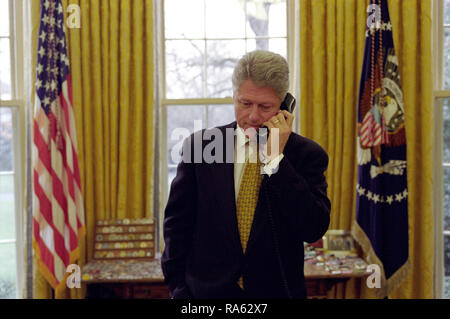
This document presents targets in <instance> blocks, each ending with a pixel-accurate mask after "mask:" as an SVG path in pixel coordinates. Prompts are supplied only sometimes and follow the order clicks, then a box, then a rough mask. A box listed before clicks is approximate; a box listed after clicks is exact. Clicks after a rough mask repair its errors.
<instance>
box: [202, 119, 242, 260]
mask: <svg viewBox="0 0 450 319" xmlns="http://www.w3.org/2000/svg"><path fill="white" fill-rule="evenodd" d="M227 128H232V129H233V132H234V130H235V129H236V122H233V123H231V124H230V125H227V126H224V127H221V128H220V130H221V131H222V135H223V140H224V143H223V147H224V159H223V163H213V164H210V165H208V166H209V168H210V169H209V172H210V176H211V187H212V188H213V189H212V193H213V194H214V197H215V200H216V203H217V206H216V207H217V218H218V220H219V224H222V225H223V226H224V234H225V237H226V238H225V241H226V243H227V244H229V245H230V246H231V249H232V251H240V252H241V253H242V246H241V242H240V238H239V229H238V224H237V216H236V200H235V190H234V163H232V162H231V163H230V160H228V163H227V161H226V159H227V158H228V159H234V134H233V136H232V137H231V136H230V135H228V138H227V134H226V129H227ZM227 140H228V141H227ZM227 142H228V143H232V144H231V145H232V146H231V147H229V148H228V150H229V152H228V154H227V147H226V145H227ZM230 151H231V152H232V153H231V154H230Z"/></svg>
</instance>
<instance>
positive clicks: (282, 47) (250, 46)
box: [247, 38, 287, 59]
mask: <svg viewBox="0 0 450 319" xmlns="http://www.w3.org/2000/svg"><path fill="white" fill-rule="evenodd" d="M253 50H270V51H273V52H275V53H278V54H280V55H282V56H283V57H284V58H286V59H287V40H286V38H281V39H267V38H266V39H249V40H247V51H253Z"/></svg>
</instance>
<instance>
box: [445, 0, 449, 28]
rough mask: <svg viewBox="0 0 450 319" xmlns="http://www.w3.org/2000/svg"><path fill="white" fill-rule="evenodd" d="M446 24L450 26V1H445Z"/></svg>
mask: <svg viewBox="0 0 450 319" xmlns="http://www.w3.org/2000/svg"><path fill="white" fill-rule="evenodd" d="M444 23H445V24H450V0H444Z"/></svg>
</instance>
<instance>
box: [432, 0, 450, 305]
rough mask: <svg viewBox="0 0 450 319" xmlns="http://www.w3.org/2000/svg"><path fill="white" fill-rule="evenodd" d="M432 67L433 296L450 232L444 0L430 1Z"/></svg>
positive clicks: (439, 290) (439, 291) (440, 283)
mask: <svg viewBox="0 0 450 319" xmlns="http://www.w3.org/2000/svg"><path fill="white" fill-rule="evenodd" d="M433 16H434V19H433V21H434V25H433V69H434V79H433V82H434V90H433V100H434V107H435V117H434V118H435V122H434V127H435V131H434V133H435V144H434V145H435V149H434V158H435V164H436V165H434V172H433V179H434V185H435V187H434V190H433V194H434V198H433V201H434V217H435V220H434V224H435V238H434V241H435V251H436V253H435V260H434V261H435V269H434V271H435V275H434V298H437V299H441V298H443V297H444V280H445V260H444V237H445V236H450V234H447V232H445V231H444V220H443V218H444V212H443V207H444V206H443V203H444V188H443V185H444V180H443V171H444V167H445V166H447V165H448V163H444V162H443V152H442V149H443V146H444V139H443V135H444V127H443V121H442V115H443V112H442V102H443V99H450V90H444V89H443V66H444V65H443V61H444V60H443V59H444V57H443V53H444V50H443V49H444V29H445V28H449V29H450V25H444V2H443V0H434V1H433Z"/></svg>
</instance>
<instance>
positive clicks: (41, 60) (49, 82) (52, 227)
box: [32, 0, 85, 296]
mask: <svg viewBox="0 0 450 319" xmlns="http://www.w3.org/2000/svg"><path fill="white" fill-rule="evenodd" d="M32 161H33V172H32V174H33V247H34V251H35V255H36V259H37V264H38V267H39V270H40V271H41V273H42V274H43V275H44V277H45V278H46V279H47V281H48V282H49V284H50V285H51V286H52V288H53V289H54V290H55V296H58V295H59V294H60V293H61V292H63V291H64V289H65V287H66V286H65V284H66V283H65V278H66V276H67V275H68V273H66V268H67V266H68V265H70V264H72V263H74V262H75V261H76V260H77V259H78V257H79V246H78V245H79V243H78V242H79V238H80V237H81V236H84V234H85V227H84V208H83V200H82V194H81V180H80V170H79V166H78V157H77V140H76V131H75V121H74V116H73V105H72V89H71V83H70V70H69V58H68V56H67V48H66V37H65V26H64V12H63V6H62V3H61V0H42V1H41V15H40V27H39V40H38V51H37V64H36V102H35V107H34V112H33V151H32Z"/></svg>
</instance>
